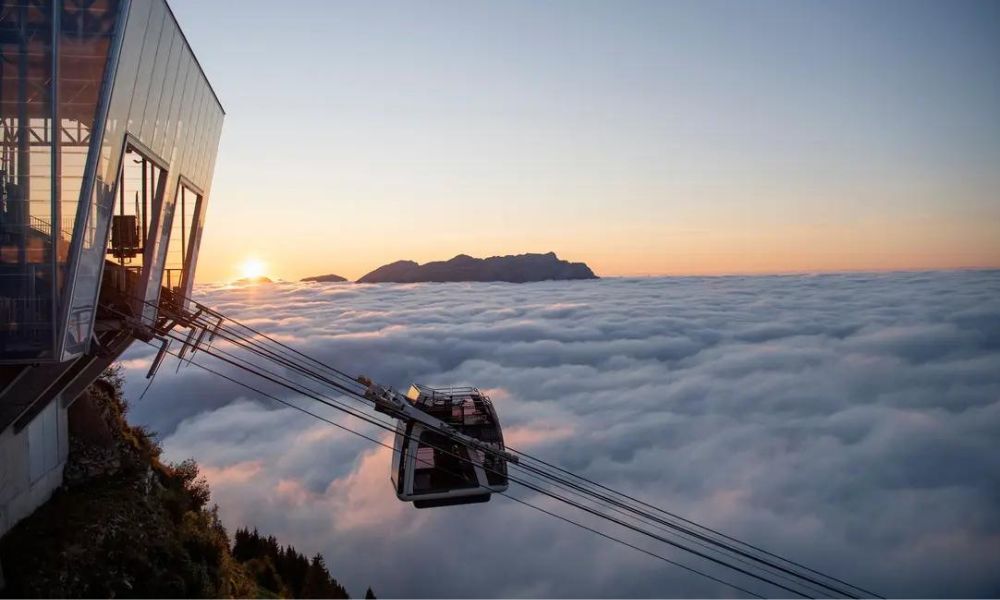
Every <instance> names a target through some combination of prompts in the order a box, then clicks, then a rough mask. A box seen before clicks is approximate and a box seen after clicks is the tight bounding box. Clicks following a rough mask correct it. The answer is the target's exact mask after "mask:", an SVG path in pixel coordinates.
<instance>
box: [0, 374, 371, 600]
mask: <svg viewBox="0 0 1000 600" xmlns="http://www.w3.org/2000/svg"><path fill="white" fill-rule="evenodd" d="M127 409H128V407H127V404H126V403H125V402H124V400H123V399H122V395H121V379H120V376H119V374H118V373H117V372H114V371H112V372H110V373H108V374H107V375H106V376H105V377H102V379H101V380H99V381H97V382H95V384H94V385H92V386H91V387H90V388H89V389H88V390H87V392H85V393H84V394H83V395H82V396H81V397H80V398H79V399H78V400H77V401H76V402H75V403H74V404H73V406H72V407H71V409H70V455H69V459H68V462H67V465H66V469H65V472H64V486H63V488H62V489H61V490H59V491H58V492H56V494H55V495H53V497H52V498H51V499H50V500H49V501H48V502H47V503H46V504H45V505H43V506H42V507H40V508H39V509H38V510H37V511H35V513H34V514H32V515H31V516H30V517H28V518H26V519H24V520H23V521H21V522H20V523H18V525H17V526H16V527H14V528H13V529H12V530H11V531H9V532H8V533H7V535H5V536H4V537H3V538H2V539H0V564H2V566H3V574H4V576H5V579H6V588H5V589H3V590H2V592H0V594H2V595H4V596H8V597H165V598H177V597H203V598H204V597H260V598H277V597H283V598H347V597H348V595H347V592H346V590H345V589H344V588H343V587H342V586H341V585H340V584H339V583H337V581H336V580H335V579H333V577H331V576H330V573H329V572H328V571H327V569H326V566H325V564H324V562H323V557H322V556H321V555H319V554H317V555H316V556H314V557H313V559H312V560H311V561H309V560H307V559H306V557H305V555H303V554H301V553H299V552H298V551H297V550H295V548H293V547H291V546H284V547H282V546H279V545H278V542H277V540H276V539H275V538H274V537H272V536H269V537H261V536H260V535H259V534H258V533H257V531H256V530H255V531H253V532H252V533H251V532H248V531H246V530H243V529H241V530H239V531H237V533H236V536H235V544H234V545H233V547H230V540H229V536H228V535H227V533H226V530H225V528H224V527H223V526H222V523H221V521H220V520H219V515H218V508H217V507H215V506H212V507H209V500H210V497H211V494H210V490H209V487H208V484H207V482H206V481H205V479H204V477H201V476H199V474H198V466H197V464H195V462H194V461H193V460H187V461H184V462H181V463H179V464H167V463H164V462H162V461H161V460H160V454H161V451H160V447H159V446H158V445H157V444H156V442H155V441H154V439H153V436H152V435H151V434H150V433H149V432H147V431H145V430H144V429H142V428H140V427H133V426H131V425H129V424H128V422H127V421H126V420H125V413H126V411H127ZM369 592H370V589H369Z"/></svg>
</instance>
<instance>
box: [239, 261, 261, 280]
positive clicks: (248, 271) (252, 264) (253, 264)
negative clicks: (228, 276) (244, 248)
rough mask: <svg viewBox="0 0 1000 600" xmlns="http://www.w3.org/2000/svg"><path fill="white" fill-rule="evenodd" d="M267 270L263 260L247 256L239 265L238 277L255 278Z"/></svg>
mask: <svg viewBox="0 0 1000 600" xmlns="http://www.w3.org/2000/svg"><path fill="white" fill-rule="evenodd" d="M266 270H267V265H265V264H264V261H262V260H259V259H256V258H248V259H246V260H245V261H243V264H241V265H240V277H242V278H244V279H257V278H258V277H263V276H264V272H265V271H266Z"/></svg>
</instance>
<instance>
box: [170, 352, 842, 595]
mask: <svg viewBox="0 0 1000 600" xmlns="http://www.w3.org/2000/svg"><path fill="white" fill-rule="evenodd" d="M220 335H221V334H220ZM172 339H179V338H176V337H172ZM223 339H226V338H223ZM231 343H232V342H231ZM213 352H218V353H219V354H221V355H223V356H226V357H228V358H231V359H233V360H239V361H241V362H243V363H245V364H246V365H248V366H250V367H252V368H255V369H259V370H260V371H261V372H263V373H265V374H267V375H269V376H272V377H275V378H277V379H279V380H280V381H282V382H285V383H287V384H289V385H291V386H301V387H302V388H304V389H305V390H307V391H308V392H310V393H312V394H317V395H322V396H323V397H324V398H325V399H326V400H328V401H330V402H333V403H335V404H337V406H339V407H343V404H340V403H339V402H337V401H336V400H334V399H333V398H330V397H329V396H326V395H325V394H323V393H322V392H320V391H317V390H315V389H313V388H309V387H307V386H305V385H303V384H301V383H299V382H296V381H294V380H292V379H289V378H287V377H285V376H283V375H281V374H279V373H275V372H274V371H271V370H269V369H266V368H264V367H261V366H260V365H256V364H254V363H252V362H250V361H249V360H247V359H245V358H242V357H239V356H235V355H234V354H232V353H229V352H226V351H225V350H222V349H220V348H214V349H213ZM286 387H287V386H286ZM300 393H301V392H300ZM350 414H352V416H357V415H354V414H353V413H350ZM366 416H368V417H371V418H372V419H375V420H379V421H380V422H381V423H382V424H383V425H386V426H388V427H393V428H394V424H392V425H390V424H389V422H387V421H385V420H383V419H380V418H379V417H378V416H376V415H370V414H367V413H366ZM437 432H438V433H440V434H441V435H445V436H448V437H449V439H452V438H451V436H450V435H449V434H448V432H444V431H437ZM452 441H458V442H461V440H455V439H452ZM435 449H439V448H435ZM508 468H516V469H518V470H519V471H522V472H524V474H525V475H526V476H528V477H531V478H532V479H534V480H538V481H540V482H542V483H543V484H548V485H554V486H555V487H556V488H558V489H561V490H563V491H565V492H569V493H570V494H573V495H574V496H577V497H579V498H583V499H585V500H587V501H589V502H592V503H594V504H596V505H598V506H599V507H601V508H604V509H609V510H611V511H613V512H615V513H617V514H619V515H622V516H624V517H626V518H630V519H634V520H638V521H641V525H646V526H652V527H654V528H656V529H659V530H660V531H663V532H665V533H667V534H669V535H675V536H677V537H680V538H681V539H683V540H684V541H686V542H690V543H693V544H695V545H697V546H699V547H702V548H705V549H706V550H708V551H710V552H716V553H719V554H722V555H723V556H724V557H725V558H726V559H731V560H735V561H736V562H738V563H741V564H744V565H746V566H747V567H749V568H754V569H761V570H762V571H764V572H765V573H767V574H768V575H770V576H773V577H777V578H779V579H782V580H783V581H787V582H788V583H790V584H792V585H801V586H803V587H805V588H808V589H810V590H812V591H813V592H817V593H820V594H824V593H827V592H824V591H823V590H821V589H817V588H816V587H814V586H812V585H809V584H807V583H803V582H802V581H797V580H793V579H792V578H791V577H789V576H786V575H783V574H781V573H776V572H773V571H770V570H767V569H766V567H762V566H761V565H758V564H754V563H753V562H751V561H749V560H746V559H743V558H740V557H739V556H732V555H727V554H725V552H726V549H725V548H719V547H714V546H712V545H710V543H711V541H709V542H710V543H709V544H707V543H703V542H701V541H698V539H693V538H692V536H691V535H690V534H688V533H687V532H685V531H683V530H682V529H678V528H677V527H670V528H668V527H664V526H663V525H662V524H660V523H662V520H659V519H655V518H650V517H648V516H646V515H643V514H640V515H639V516H638V517H636V516H634V515H631V514H628V513H626V512H625V511H623V510H620V509H619V508H616V507H615V506H614V505H613V504H609V503H608V502H607V501H602V499H606V497H604V496H598V498H597V499H595V498H594V497H593V495H592V494H589V492H588V491H587V490H585V489H583V488H581V487H580V486H578V485H576V484H573V483H572V482H567V483H565V484H564V483H562V481H563V480H561V479H559V480H556V482H555V483H554V484H553V481H552V480H551V477H550V476H549V474H547V473H545V472H542V471H538V470H537V469H535V468H533V467H532V468H530V469H524V468H523V467H522V466H521V465H518V464H515V463H508ZM633 512H634V511H633ZM657 521H660V523H658V522H657ZM668 525H670V524H668ZM695 537H699V536H695ZM797 593H799V594H800V595H803V596H808V594H805V593H803V592H801V591H798V592H797Z"/></svg>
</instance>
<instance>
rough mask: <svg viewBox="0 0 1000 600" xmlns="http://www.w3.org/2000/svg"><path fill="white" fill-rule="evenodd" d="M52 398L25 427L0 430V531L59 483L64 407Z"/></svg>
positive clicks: (65, 438)
mask: <svg viewBox="0 0 1000 600" xmlns="http://www.w3.org/2000/svg"><path fill="white" fill-rule="evenodd" d="M63 404H64V403H63V402H62V401H61V399H60V397H58V396H57V397H56V398H54V399H52V401H50V402H49V403H48V405H46V406H45V408H44V409H42V410H41V411H39V412H38V414H36V415H35V416H34V418H33V419H32V420H31V421H30V422H29V423H28V425H27V426H26V427H24V428H23V429H21V430H20V431H18V432H16V433H15V431H14V429H15V428H14V427H8V428H7V429H5V430H4V431H3V432H0V535H3V534H4V533H6V532H7V531H8V530H9V529H10V528H11V527H13V526H14V525H16V524H17V522H18V521H20V520H21V519H23V518H24V517H26V516H28V515H30V514H31V513H32V512H33V511H34V510H35V509H36V508H38V506H40V505H41V504H43V503H44V502H45V501H46V500H48V499H49V497H50V496H52V493H53V492H54V491H55V490H56V489H58V488H59V486H61V485H62V476H63V467H64V466H65V465H66V458H67V456H68V454H69V432H68V421H67V414H68V409H67V408H66V407H64V406H63Z"/></svg>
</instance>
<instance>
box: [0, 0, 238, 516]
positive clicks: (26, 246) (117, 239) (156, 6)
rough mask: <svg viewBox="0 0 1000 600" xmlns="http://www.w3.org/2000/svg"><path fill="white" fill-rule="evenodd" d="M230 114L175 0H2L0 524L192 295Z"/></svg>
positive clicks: (45, 493) (19, 510)
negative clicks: (104, 379) (70, 422)
mask: <svg viewBox="0 0 1000 600" xmlns="http://www.w3.org/2000/svg"><path fill="white" fill-rule="evenodd" d="M223 116H224V112H223V109H222V106H221V104H220V103H219V100H218V98H217V97H216V96H215V93H214V92H213V90H212V87H211V85H210V84H209V82H208V80H207V79H206V77H205V74H204V73H203V72H202V70H201V67H200V66H199V64H198V60H197V59H196V58H195V56H194V54H193V53H192V51H191V48H190V46H189V44H188V42H187V40H186V39H185V37H184V34H183V33H182V32H181V30H180V28H179V26H178V24H177V21H176V19H175V18H174V15H173V13H172V12H171V10H170V8H169V6H168V5H167V3H166V1H165V0H2V1H0V534H2V533H3V532H5V531H6V530H8V529H9V528H10V527H12V526H13V525H14V524H15V523H16V522H17V521H18V520H20V519H21V518H23V517H24V516H26V515H27V514H30V512H31V511H32V510H34V508H35V507H37V506H38V505H40V504H41V503H43V502H44V501H45V500H47V499H48V497H49V496H50V495H51V493H52V491H54V490H55V489H56V488H58V487H59V486H60V485H61V482H62V469H63V465H64V464H65V460H66V456H67V452H68V448H69V444H68V439H67V437H68V427H67V412H68V407H69V405H70V404H71V403H72V402H73V401H74V400H75V399H76V397H77V396H79V394H80V393H81V392H82V391H83V390H84V389H85V388H86V387H87V386H88V385H89V384H90V383H92V382H93V381H94V380H95V379H96V378H97V377H98V375H99V374H100V373H101V372H102V371H103V370H104V369H105V368H106V367H107V366H108V365H109V364H110V363H111V362H112V361H114V360H115V359H116V358H117V357H118V356H119V355H121V353H122V352H123V351H124V350H125V348H127V347H128V345H129V343H131V341H133V340H134V339H136V338H141V339H149V338H150V337H151V336H152V332H153V331H154V329H155V327H156V326H157V323H158V322H159V323H160V325H161V326H162V323H163V321H162V314H161V313H162V310H161V309H163V308H164V306H166V305H180V306H183V305H184V304H186V301H185V300H184V299H185V298H186V297H188V296H189V295H190V291H191V286H192V283H193V279H194V272H195V266H196V264H197V260H198V247H199V244H200V242H201V235H202V228H203V224H204V216H205V209H206V204H207V201H208V196H209V191H210V188H211V180H212V171H213V167H214V163H215V155H216V150H217V148H218V144H219V136H220V133H221V129H222V120H223Z"/></svg>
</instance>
